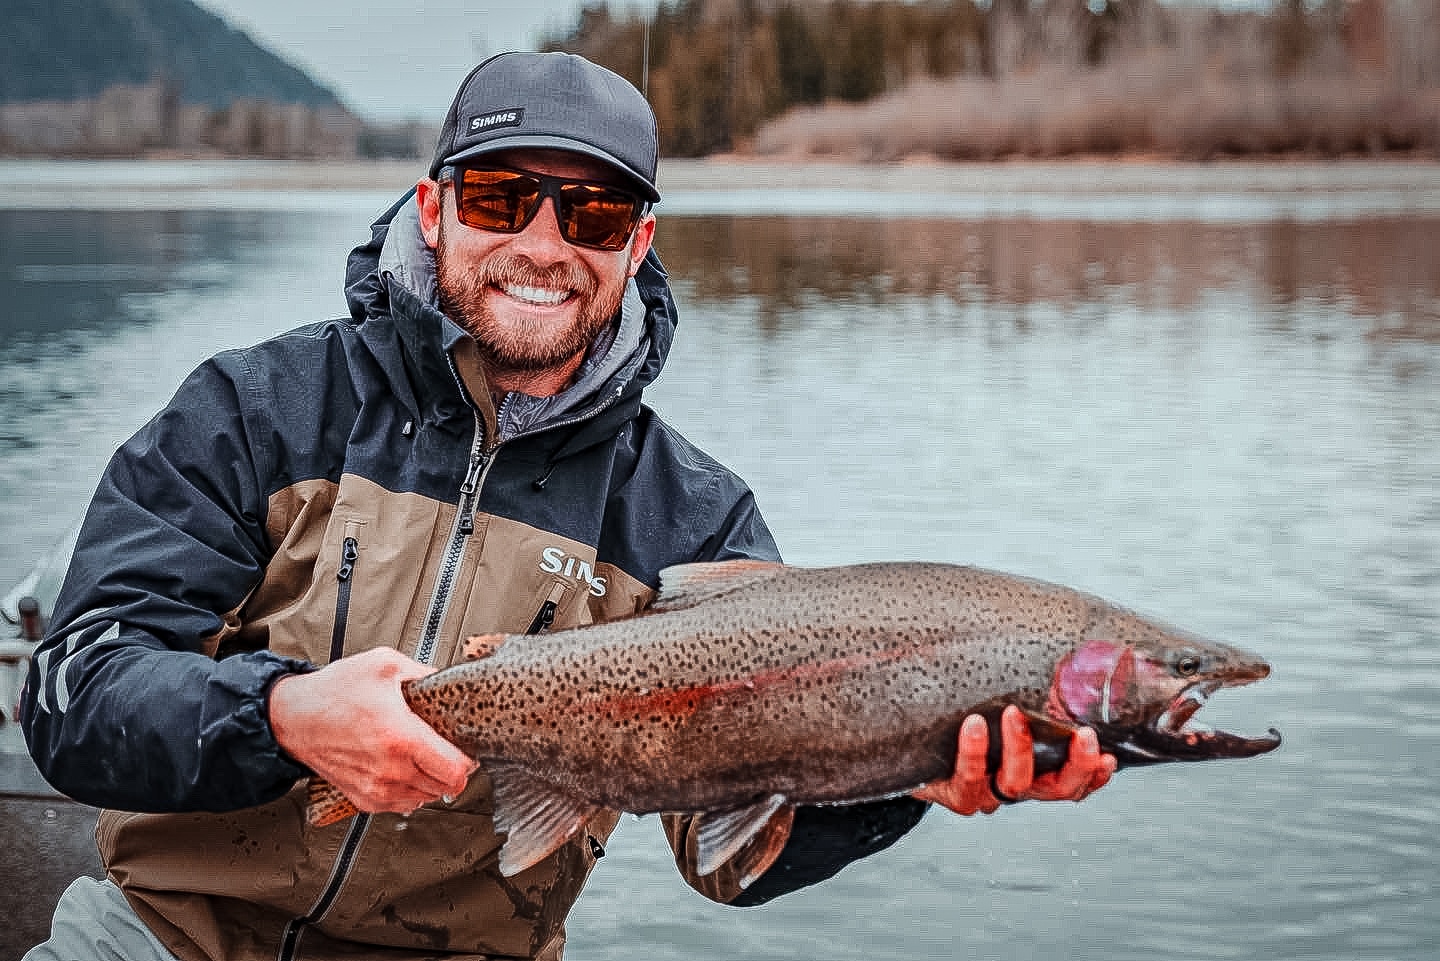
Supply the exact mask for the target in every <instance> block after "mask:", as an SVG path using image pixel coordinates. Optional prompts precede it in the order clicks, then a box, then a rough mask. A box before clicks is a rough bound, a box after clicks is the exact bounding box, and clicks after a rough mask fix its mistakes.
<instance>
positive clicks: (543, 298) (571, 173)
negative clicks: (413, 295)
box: [419, 150, 654, 373]
mask: <svg viewBox="0 0 1440 961" xmlns="http://www.w3.org/2000/svg"><path fill="white" fill-rule="evenodd" d="M486 162H487V163H488V164H494V165H496V166H504V167H510V168H514V169H517V170H524V171H528V172H531V173H538V174H549V175H551V176H557V177H570V178H576V179H584V180H594V181H599V182H602V183H615V184H618V183H619V180H618V178H617V177H616V175H615V174H613V173H612V172H611V171H610V169H609V168H608V167H607V166H606V165H604V164H602V163H600V162H599V161H595V160H592V159H590V158H588V157H585V156H584V155H582V154H576V153H570V152H566V151H558V150H523V151H522V150H516V151H507V152H504V153H500V154H496V155H494V156H491V157H487V158H486ZM427 184H430V182H429V181H422V182H421V189H420V192H419V201H420V207H421V226H422V229H424V232H425V237H426V241H427V242H428V243H429V244H430V245H431V246H432V247H434V249H435V266H436V279H437V283H438V287H439V295H440V306H441V309H442V310H444V311H445V313H446V314H447V315H448V316H449V317H450V318H451V319H453V320H454V321H455V322H456V323H458V324H460V325H461V326H462V327H464V328H465V330H466V331H467V332H468V333H469V334H470V335H471V336H472V337H474V338H475V341H476V342H477V343H478V344H479V346H480V352H481V356H482V358H483V359H484V360H485V362H486V364H487V365H488V366H489V367H490V368H491V369H492V370H496V371H506V372H514V373H539V372H542V371H545V370H548V369H550V368H554V367H556V366H557V365H564V364H565V363H566V362H568V361H572V360H574V359H575V358H577V356H581V355H583V354H584V352H585V351H586V350H587V349H588V348H589V346H590V344H591V343H592V342H593V341H594V339H595V337H596V335H597V334H599V332H600V331H601V330H602V329H604V327H605V326H606V325H607V324H608V323H609V322H610V320H611V318H613V317H614V316H615V313H616V311H618V310H619V309H620V301H621V298H622V297H623V296H624V293H625V284H626V281H627V280H628V279H629V278H630V277H632V276H634V274H635V271H636V270H638V269H639V266H640V262H641V261H642V260H644V258H645V253H646V251H648V250H649V247H650V240H651V237H652V236H653V231H654V217H653V216H651V215H648V214H647V215H646V217H645V218H644V220H642V222H641V224H640V226H639V227H637V228H636V230H635V233H634V235H633V236H632V237H631V239H630V242H629V244H627V245H626V247H625V248H624V249H622V250H618V251H605V250H591V249H588V248H585V247H577V246H575V245H573V244H571V243H569V242H567V241H566V240H565V239H564V237H562V236H561V235H560V226H559V224H558V223H557V222H556V212H555V205H554V201H553V200H551V199H549V198H547V199H546V200H545V201H544V204H543V206H542V207H541V209H540V210H539V211H538V212H537V213H536V214H535V217H534V219H533V220H531V221H530V223H529V224H527V225H526V227H525V229H524V230H522V231H520V232H519V233H515V234H505V233H497V232H494V231H488V230H483V229H478V228H474V227H468V226H466V225H464V224H462V223H460V221H459V220H457V219H456V216H455V193H454V187H453V186H452V185H451V184H448V183H447V184H441V185H438V186H436V185H431V186H428V187H427Z"/></svg>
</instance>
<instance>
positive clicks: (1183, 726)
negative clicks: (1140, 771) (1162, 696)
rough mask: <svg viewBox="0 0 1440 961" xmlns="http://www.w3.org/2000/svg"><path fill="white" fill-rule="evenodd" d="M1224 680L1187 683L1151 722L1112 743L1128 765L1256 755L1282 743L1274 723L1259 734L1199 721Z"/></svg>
mask: <svg viewBox="0 0 1440 961" xmlns="http://www.w3.org/2000/svg"><path fill="white" fill-rule="evenodd" d="M1227 686H1230V685H1227V684H1226V682H1224V681H1218V680H1209V681H1197V682H1196V683H1194V684H1190V685H1188V686H1186V687H1185V688H1184V689H1183V690H1181V691H1180V693H1179V694H1178V695H1176V697H1175V699H1174V700H1172V701H1171V702H1170V703H1169V704H1168V705H1166V706H1165V708H1164V709H1163V710H1162V711H1160V712H1159V713H1158V714H1156V715H1155V716H1154V717H1153V718H1152V719H1151V720H1150V721H1149V722H1148V723H1146V724H1143V725H1140V726H1138V727H1136V728H1134V729H1132V730H1130V731H1128V732H1126V736H1125V738H1124V739H1122V740H1121V741H1120V742H1119V743H1118V744H1115V745H1113V747H1111V750H1112V752H1113V753H1114V754H1115V756H1116V759H1117V760H1118V761H1119V762H1120V763H1121V764H1122V765H1124V766H1136V765H1141V764H1158V763H1161V762H1164V761H1208V760H1212V759H1219V758H1241V757H1255V756H1256V755H1258V754H1265V753H1266V752H1268V751H1273V750H1275V749H1276V748H1277V747H1279V746H1280V732H1279V731H1277V730H1275V729H1274V728H1273V727H1272V728H1270V730H1269V732H1268V733H1266V734H1263V735H1260V736H1259V737H1246V736H1243V735H1240V734H1234V733H1232V732H1229V731H1217V730H1215V729H1213V728H1210V727H1208V726H1206V725H1204V724H1201V723H1199V722H1197V721H1195V719H1194V718H1195V714H1196V712H1198V711H1199V710H1200V709H1201V708H1202V707H1204V706H1205V702H1206V701H1208V700H1209V699H1210V696H1211V695H1212V694H1214V693H1215V692H1216V691H1218V690H1220V689H1221V688H1222V687H1227Z"/></svg>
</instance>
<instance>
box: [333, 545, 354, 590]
mask: <svg viewBox="0 0 1440 961" xmlns="http://www.w3.org/2000/svg"><path fill="white" fill-rule="evenodd" d="M340 558H341V560H340V570H338V571H336V572H335V577H336V579H337V580H342V581H348V580H349V579H350V575H351V574H353V573H354V572H355V562H356V561H357V560H359V559H360V542H359V541H357V540H355V538H353V537H347V538H345V544H344V546H343V548H342V550H341V554H340Z"/></svg>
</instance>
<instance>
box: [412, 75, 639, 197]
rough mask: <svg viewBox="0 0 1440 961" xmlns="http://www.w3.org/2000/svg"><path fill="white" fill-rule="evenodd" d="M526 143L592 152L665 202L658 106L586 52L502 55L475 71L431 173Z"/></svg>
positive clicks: (459, 96)
mask: <svg viewBox="0 0 1440 961" xmlns="http://www.w3.org/2000/svg"><path fill="white" fill-rule="evenodd" d="M521 147H548V148H552V149H558V150H574V151H576V152H578V153H583V154H587V155H588V156H591V157H594V158H596V159H597V160H601V161H604V162H605V163H608V164H609V165H611V166H612V167H614V168H615V169H616V170H618V171H620V172H621V173H622V174H624V175H625V177H626V179H627V180H629V182H630V184H631V186H632V187H633V188H634V189H635V190H636V191H637V192H638V193H639V194H640V195H641V196H643V197H644V198H645V199H646V200H649V201H650V202H651V203H654V202H655V201H657V200H659V199H660V192H659V191H658V190H656V189H655V165H656V154H657V152H658V148H657V145H656V129H655V113H654V111H652V110H651V109H650V104H649V103H647V102H646V101H645V98H644V96H642V95H641V93H640V91H638V90H636V89H635V87H634V86H633V85H631V83H630V81H628V80H626V79H625V78H624V77H622V76H620V75H619V74H617V73H614V72H612V71H610V70H607V69H605V68H604V67H601V66H599V65H598V64H594V63H591V62H590V61H589V60H586V59H585V58H584V57H579V56H576V55H574V54H569V53H502V54H497V55H496V56H493V57H491V58H490V59H488V60H486V61H485V62H484V63H482V64H480V65H479V66H478V67H476V68H475V69H474V70H472V71H470V75H469V76H468V77H466V78H465V82H464V83H462V84H461V85H460V89H459V91H457V92H456V94H455V102H454V103H452V104H451V105H450V112H449V113H447V114H446V115H445V125H444V126H443V127H442V128H441V130H440V142H439V143H438V144H437V145H436V147H435V159H434V161H432V162H431V164H430V176H431V178H432V179H433V178H434V177H436V176H438V175H439V173H440V168H441V167H445V166H451V165H455V164H463V163H465V162H466V161H470V160H475V159H476V158H477V157H482V156H484V155H485V154H487V153H492V152H494V151H497V150H513V149H516V148H521Z"/></svg>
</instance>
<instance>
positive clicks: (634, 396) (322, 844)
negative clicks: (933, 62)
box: [24, 54, 1114, 961]
mask: <svg viewBox="0 0 1440 961" xmlns="http://www.w3.org/2000/svg"><path fill="white" fill-rule="evenodd" d="M655 172H656V135H655V121H654V117H653V115H652V113H651V111H650V108H649V106H648V105H647V104H646V103H645V100H644V98H643V97H642V96H641V95H640V94H639V92H638V91H636V90H635V89H634V88H633V87H632V86H630V84H628V83H627V82H626V81H624V80H623V79H621V78H620V77H619V76H617V75H615V74H613V73H611V72H610V71H608V70H604V69H602V68H600V67H598V66H596V65H594V64H591V63H589V62H588V61H585V60H583V59H581V58H579V57H573V56H568V55H564V54H505V55H501V56H499V57H495V58H492V59H490V60H488V61H486V62H485V63H483V64H481V65H480V66H479V67H477V68H476V69H475V70H474V71H473V72H472V73H471V74H470V76H469V77H467V78H466V80H465V82H464V83H463V85H462V86H461V88H460V91H459V92H458V94H457V95H456V98H455V102H454V104H453V105H452V107H451V109H450V112H449V114H448V116H447V119H446V122H445V125H444V128H443V131H442V134H441V137H440V141H439V144H438V146H437V149H436V154H435V159H434V161H433V163H432V165H431V167H430V169H429V171H428V176H426V177H425V178H423V179H421V180H420V181H419V182H418V184H417V186H416V188H415V190H414V191H413V192H411V193H410V194H407V196H405V197H404V198H402V199H401V200H400V201H399V202H397V203H396V204H395V205H394V206H393V207H392V208H391V209H390V210H388V211H387V212H386V213H385V214H384V215H382V217H381V218H380V219H379V220H378V221H377V222H376V224H375V225H374V227H373V229H372V236H371V238H370V240H369V241H368V242H367V243H365V244H363V245H361V246H360V247H358V248H356V249H355V251H354V252H353V253H352V255H351V258H350V263H349V269H348V271H347V278H346V281H347V282H346V292H347V295H348V298H349V302H350V307H351V317H350V318H347V319H345V320H343V321H331V322H326V323H320V324H315V325H312V326H309V327H304V328H300V329H298V330H295V331H292V332H290V333H288V334H284V335H281V336H279V337H277V338H274V339H271V340H268V341H265V342H263V343H261V344H258V345H256V346H254V347H251V348H248V349H244V350H237V351H229V352H225V353H222V354H219V355H217V356H216V357H214V358H212V359H211V360H210V361H208V362H207V363H205V364H203V365H202V366H201V367H200V368H199V369H197V370H196V371H195V372H194V373H193V374H192V375H191V376H190V377H189V378H188V379H187V380H186V381H185V383H184V384H182V385H181V387H180V389H179V391H178V392H177V393H176V395H175V397H174V399H173V400H172V401H171V402H170V404H169V405H168V406H167V407H166V408H165V409H164V410H163V411H161V412H160V413H159V414H158V415H157V416H156V417H155V418H154V419H153V420H152V421H151V422H150V423H149V424H147V425H146V426H145V427H144V428H142V429H141V430H140V431H139V432H138V433H137V434H136V435H135V437H134V438H132V439H131V440H130V441H128V442H127V443H126V444H125V445H123V446H122V447H121V449H120V450H119V451H118V452H117V453H116V455H115V457H114V459H113V460H112V461H111V463H110V466H109V467H108V468H107V470H106V472H105V475H104V477H103V478H102V479H101V482H100V485H99V487H98V489H97V492H96V495H95V499H94V502H93V504H92V506H91V509H90V511H89V513H88V515H87V518H86V521H85V525H84V528H83V531H82V533H81V535H80V539H79V542H78V544H77V546H76V549H75V553H74V560H73V562H72V567H71V570H70V573H69V577H68V578H67V580H66V583H65V587H64V589H63V590H62V592H61V596H60V599H59V601H58V602H57V606H56V610H55V612H54V616H53V617H52V620H51V625H50V631H51V632H50V635H49V636H48V637H47V638H46V640H45V641H44V642H43V644H42V645H41V647H40V649H39V651H38V652H37V655H36V657H35V658H34V660H33V667H32V672H31V676H30V679H29V683H28V688H27V692H26V696H25V702H24V724H25V729H26V736H27V738H28V741H29V744H30V749H31V753H32V755H33V756H34V757H35V760H36V762H37V764H38V765H39V766H40V769H41V770H42V771H43V772H44V773H45V775H46V777H47V778H49V779H50V781H51V782H52V783H53V784H55V785H56V786H57V787H58V788H60V789H61V790H62V791H64V792H66V793H67V794H70V795H71V796H73V797H76V798H78V799H80V800H82V801H85V802H87V803H90V804H94V805H98V806H101V807H104V808H106V809H107V810H106V811H105V812H104V813H103V814H102V815H101V822H100V828H99V835H98V836H99V841H100V847H101V854H102V857H103V859H104V861H105V865H106V868H107V874H108V878H107V879H106V880H105V881H103V882H97V881H92V880H91V879H88V878H82V879H80V880H79V881H77V882H76V883H75V884H74V885H73V886H72V887H71V888H70V889H69V890H68V891H67V892H66V894H65V896H64V898H63V899H62V900H61V903H60V905H59V906H58V908H57V910H56V915H55V924H54V929H53V934H52V937H51V939H50V941H48V942H46V943H45V944H44V945H41V946H39V947H37V948H35V949H34V950H33V951H31V952H30V954H29V955H27V959H29V961H80V959H99V958H126V959H129V961H151V959H163V961H172V959H174V958H181V959H184V961H206V959H208V961H221V959H225V961H258V959H273V958H280V959H290V958H312V959H339V958H355V957H367V958H386V959H391V961H407V959H413V961H419V959H422V958H423V959H434V958H442V957H443V958H468V959H493V958H549V959H556V958H559V957H560V954H561V950H562V947H563V944H564V919H565V916H566V914H567V913H568V911H569V909H570V907H571V905H572V904H573V903H574V901H575V899H576V897H577V896H578V895H579V892H580V889H581V887H582V885H583V884H584V882H585V880H586V878H587V877H588V876H589V874H590V872H591V870H592V868H593V867H594V866H595V863H596V860H597V858H599V857H600V856H601V855H603V853H604V844H605V841H606V839H607V838H608V836H609V833H610V831H611V829H612V828H613V827H614V824H615V822H616V819H617V817H618V814H617V812H605V813H602V814H599V815H596V816H594V817H593V818H592V819H591V820H590V821H589V822H588V823H586V825H585V826H584V829H583V830H581V831H579V832H577V833H576V834H575V835H574V836H573V838H571V840H570V841H568V842H567V843H566V844H564V845H563V846H562V847H561V848H560V849H559V850H557V851H555V852H554V853H552V854H550V855H548V856H546V857H545V858H544V859H543V860H542V861H540V862H539V863H537V864H535V865H534V866H532V867H530V868H527V869H525V870H524V871H522V872H521V873H519V874H517V875H515V876H514V877H507V876H505V875H504V874H502V872H501V871H500V869H499V863H498V855H499V848H500V844H501V841H502V840H503V838H502V837H499V836H497V832H496V829H495V825H494V823H493V821H492V819H491V813H492V809H493V804H492V799H491V793H490V782H489V779H488V777H487V776H486V775H485V773H484V772H483V770H478V769H477V766H476V764H475V763H474V761H472V760H471V759H470V758H467V757H466V756H465V755H464V754H462V753H461V752H460V751H459V750H458V749H457V748H455V747H454V746H453V745H451V744H450V743H449V742H447V741H445V740H444V739H443V738H441V737H440V736H439V735H437V734H436V733H435V732H434V731H433V730H431V729H430V728H429V727H428V726H427V725H426V724H424V723H423V722H422V721H421V720H420V719H419V718H418V717H416V716H415V715H414V714H413V713H412V712H411V711H410V709H409V707H408V706H407V704H406V702H405V700H404V697H403V695H402V693H401V687H400V685H401V684H402V682H404V681H405V680H407V679H409V678H415V677H420V676H423V675H425V674H427V673H429V672H431V671H433V670H435V669H436V668H438V667H443V666H445V665H447V664H451V663H454V662H455V661H457V660H459V659H460V658H462V657H463V656H464V649H465V643H464V642H465V639H466V638H468V637H471V636H474V635H485V634H495V633H522V632H541V631H546V630H550V629H554V628H561V627H572V626H577V625H582V624H586V623H591V622H595V621H600V620H607V619H612V618H618V617H625V616H629V615H633V614H636V613H638V612H640V611H642V610H643V609H644V608H645V607H646V605H647V604H649V602H650V601H651V600H652V599H653V597H654V596H655V593H656V588H657V585H658V584H659V575H660V571H661V570H662V569H663V568H665V567H668V566H671V565H674V564H680V563H687V562H694V561H710V560H725V559H734V558H755V559H762V560H775V559H778V552H777V550H776V547H775V544H774V541H773V539H772V538H771V535H770V533H769V531H768V529H767V528H766V526H765V523H764V521H763V520H762V519H761V517H760V514H759V512H758V510H757V509H756V506H755V501H754V497H753V496H752V494H751V492H750V491H749V489H748V488H747V487H746V486H745V484H744V483H743V482H742V481H741V480H740V479H739V478H738V477H736V476H735V475H734V474H733V473H732V472H730V471H729V470H727V469H726V468H724V467H723V466H722V465H720V464H718V463H717V462H715V461H714V460H713V459H712V458H710V457H708V456H706V455H705V454H704V453H703V452H702V451H700V450H699V449H697V448H696V447H694V446H693V445H691V444H690V443H689V442H687V441H686V440H685V439H684V438H683V437H681V436H679V435H678V434H677V433H675V432H674V431H673V430H671V429H670V428H669V427H668V426H666V425H665V424H664V422H663V421H661V420H660V418H659V417H658V416H657V415H656V414H655V413H654V412H653V411H652V410H650V409H649V408H648V407H647V406H645V405H644V404H643V403H642V401H641V397H642V393H643V391H644V389H645V387H646V386H648V385H649V384H650V383H651V382H652V381H653V380H654V378H655V377H656V376H657V375H658V374H659V372H660V370H661V368H662V366H663V364H664V361H665V357H666V355H667V353H668V351H669V348H670V344H671V341H672V338H673V336H674V333H675V326H676V313H675V305H674V302H673V301H672V299H671V295H670V291H669V287H668V284H667V281H666V277H665V273H664V270H663V268H662V267H661V265H660V262H659V260H658V258H657V257H656V256H655V254H654V253H653V251H652V250H651V241H652V239H653V237H654V231H655V218H654V215H653V213H652V212H651V209H650V208H651V205H652V204H653V203H654V202H656V201H657V200H658V199H659V193H658V192H657V190H656V186H655ZM1003 726H1004V744H1005V752H1004V760H1003V761H1002V764H1001V767H1000V770H999V772H998V773H997V774H996V776H995V778H994V780H991V778H990V777H989V776H988V775H987V773H986V767H985V750H986V747H987V744H988V738H987V732H986V729H985V722H984V721H983V720H982V719H980V718H978V717H972V718H970V719H968V720H967V721H966V724H965V725H964V727H963V728H962V731H961V736H960V743H959V745H958V746H957V766H956V773H955V776H954V778H953V779H952V780H951V781H948V782H945V783H944V784H938V785H931V786H929V787H927V788H926V789H925V790H924V791H922V792H921V793H920V795H919V796H917V797H902V798H893V799H887V800H881V801H875V802H871V803H865V804H857V805H852V806H847V807H842V808H823V809H822V808H808V809H807V808H801V809H799V810H798V811H796V812H795V813H794V815H793V818H792V817H791V816H790V815H789V813H788V812H787V814H786V816H785V817H780V816H778V815H777V816H776V818H775V819H774V820H773V822H767V823H766V824H765V826H764V827H763V828H762V829H761V830H760V832H759V834H758V835H757V836H756V837H755V838H754V840H753V841H751V842H750V843H749V844H747V845H745V846H744V847H742V848H741V849H740V850H738V851H736V852H735V853H734V854H733V856H732V857H731V858H730V859H729V860H728V861H727V862H726V863H724V864H721V865H720V866H719V867H718V869H715V870H708V871H706V872H705V873H704V874H701V873H700V871H699V870H698V867H697V863H696V856H695V851H694V844H693V843H692V839H693V837H694V827H695V825H696V824H697V823H698V822H699V820H700V819H701V818H703V817H705V815H695V816H690V817H680V816H667V818H666V820H665V829H666V832H667V835H668V837H669V839H670V841H671V843H672V846H673V847H674V849H675V856H676V862H677V864H678V866H679V868H680V871H681V873H682V875H683V876H684V877H685V879H686V880H687V881H688V882H689V883H691V884H692V885H693V886H694V887H696V888H697V889H698V890H700V891H702V892H703V893H704V894H706V895H707V896H709V897H711V898H713V899H715V900H717V901H721V902H725V903H729V904H733V905H753V904H759V903H762V902H764V901H766V900H769V899H771V898H774V897H776V896H778V895H781V894H784V893H786V892H788V891H792V890H795V889H796V888H799V887H802V886H805V885H808V884H814V883H816V882H818V881H820V880H823V879H824V878H827V877H829V876H831V875H833V874H834V873H835V872H836V871H838V870H840V869H841V868H842V867H844V866H845V865H846V864H848V863H850V862H852V861H854V860H856V859H857V858H860V857H863V856H866V855H868V854H870V853H872V852H874V851H877V850H880V849H881V848H884V847H886V846H888V845H889V844H891V843H893V842H894V841H895V840H896V839H898V838H899V837H900V836H902V835H903V834H904V833H905V832H906V831H908V830H909V829H910V828H911V827H912V826H914V824H915V823H916V822H917V821H918V820H919V818H920V816H921V814H922V813H923V812H924V810H925V809H926V806H927V805H926V802H929V801H934V802H938V803H941V804H943V805H945V806H946V807H949V808H951V809H953V810H956V811H958V812H960V813H964V814H971V813H975V812H976V811H993V810H995V809H996V808H997V807H998V806H999V804H1000V796H1002V795H1003V796H1004V798H1005V799H1006V800H1019V799H1022V798H1039V799H1061V798H1066V799H1074V798H1079V797H1083V796H1084V795H1085V794H1087V793H1089V792H1090V791H1092V790H1094V789H1096V788H1097V787H1099V786H1100V785H1102V784H1103V783H1105V780H1106V779H1107V778H1108V777H1109V774H1110V771H1111V770H1113V764H1114V762H1113V759H1111V758H1108V757H1106V756H1104V755H1101V754H1100V753H1099V751H1098V749H1097V748H1096V746H1095V741H1094V737H1093V734H1092V733H1091V732H1084V734H1083V735H1081V736H1077V741H1076V744H1075V745H1074V746H1073V748H1072V751H1071V760H1070V762H1069V763H1068V764H1067V765H1066V767H1065V768H1064V769H1063V770H1062V771H1060V772H1056V773H1054V774H1047V775H1044V776H1041V777H1033V776H1032V767H1031V749H1030V744H1029V739H1028V730H1027V729H1026V727H1025V724H1024V721H1023V720H1022V719H1020V718H1019V716H1018V715H1008V716H1007V718H1006V719H1005V722H1004V725H1003ZM315 776H320V777H323V778H325V779H328V780H329V781H330V782H331V783H332V784H333V785H335V786H336V787H337V788H339V789H340V790H341V791H342V792H343V793H344V794H345V795H346V796H347V797H348V798H349V799H350V800H352V801H353V802H354V803H355V804H356V806H357V807H358V808H359V809H360V810H361V811H363V812H366V813H365V814H363V815H361V816H360V817H358V818H353V819H351V820H349V821H344V822H341V823H338V824H334V825H328V826H315V825H312V824H311V823H309V821H308V819H307V818H306V816H305V807H306V802H307V784H308V782H309V781H310V780H311V779H312V778H313V777H315Z"/></svg>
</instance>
